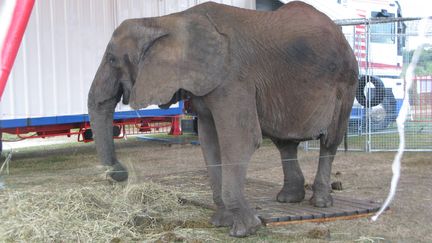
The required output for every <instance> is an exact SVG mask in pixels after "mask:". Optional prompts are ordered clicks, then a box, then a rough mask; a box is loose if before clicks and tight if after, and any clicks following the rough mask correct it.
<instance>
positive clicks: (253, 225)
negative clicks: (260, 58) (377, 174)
mask: <svg viewBox="0 0 432 243" xmlns="http://www.w3.org/2000/svg"><path fill="white" fill-rule="evenodd" d="M252 94H254V92H253V93H252ZM239 98H240V97H239V96H237V95H233V96H229V95H227V96H225V97H224V100H223V101H222V102H221V101H219V102H215V103H212V104H211V106H210V109H211V111H212V114H213V118H214V122H215V126H216V130H217V136H218V139H219V147H220V153H221V160H222V200H223V203H224V205H225V208H226V209H227V210H229V212H230V213H232V215H233V225H232V228H231V230H230V235H231V236H236V237H244V236H247V235H250V234H253V233H255V232H256V230H257V229H258V228H259V227H260V225H261V221H260V219H259V218H258V217H257V216H256V214H255V212H254V210H252V209H251V208H250V207H249V204H248V203H247V201H246V199H245V196H244V182H245V177H246V170H247V165H248V162H249V160H250V158H251V156H252V154H253V152H254V151H255V150H256V149H257V147H258V146H259V144H260V143H261V130H260V126H259V122H258V117H257V115H256V108H255V104H256V103H255V99H252V98H250V97H243V98H241V99H240V100H237V99H239ZM248 98H250V99H251V100H248ZM233 104H238V105H237V106H234V105H233Z"/></svg>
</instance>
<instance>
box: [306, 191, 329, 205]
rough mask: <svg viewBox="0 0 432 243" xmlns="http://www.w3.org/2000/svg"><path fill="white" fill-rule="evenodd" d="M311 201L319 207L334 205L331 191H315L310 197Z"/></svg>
mask: <svg viewBox="0 0 432 243" xmlns="http://www.w3.org/2000/svg"><path fill="white" fill-rule="evenodd" d="M310 203H311V204H312V205H314V206H315V207H317V208H328V207H331V206H333V197H332V196H331V195H330V193H328V192H327V193H319V192H314V194H313V195H312V197H311V199H310Z"/></svg>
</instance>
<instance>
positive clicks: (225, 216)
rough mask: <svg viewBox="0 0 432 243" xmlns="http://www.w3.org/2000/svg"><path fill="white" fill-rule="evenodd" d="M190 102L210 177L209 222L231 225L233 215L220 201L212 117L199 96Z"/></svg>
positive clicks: (219, 162)
mask: <svg viewBox="0 0 432 243" xmlns="http://www.w3.org/2000/svg"><path fill="white" fill-rule="evenodd" d="M192 102H193V106H194V109H195V110H196V111H197V113H198V134H199V141H200V144H201V149H202V152H203V156H204V160H205V162H206V165H207V171H208V174H209V177H210V186H211V189H212V191H213V201H214V203H215V205H216V212H215V213H214V215H213V216H212V217H211V219H210V223H211V224H213V225H214V226H216V227H221V226H231V225H232V224H233V215H232V213H231V212H230V211H229V210H227V209H226V208H225V205H224V203H223V201H222V167H221V157H220V150H219V142H218V138H217V133H216V127H215V125H214V121H213V117H212V114H211V112H210V110H209V109H208V108H207V107H206V106H205V104H204V102H203V101H202V100H201V98H198V97H197V98H194V99H193V100H192Z"/></svg>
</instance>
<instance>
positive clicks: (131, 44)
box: [88, 2, 358, 236]
mask: <svg viewBox="0 0 432 243" xmlns="http://www.w3.org/2000/svg"><path fill="white" fill-rule="evenodd" d="M357 75H358V73H357V63H356V60H355V58H354V55H353V52H352V50H351V48H350V46H349V45H348V43H347V42H346V40H345V38H344V36H343V34H342V32H341V30H340V28H339V27H338V26H336V25H335V24H334V23H333V22H332V21H331V20H330V19H329V18H328V17H326V16H325V15H324V14H322V13H320V12H318V11H317V10H316V9H314V8H313V7H311V6H309V5H306V4H303V3H300V2H294V3H290V4H287V5H285V6H283V7H282V8H280V9H279V10H277V11H275V12H257V11H252V10H245V9H239V8H234V7H229V6H224V5H220V4H215V3H205V4H202V5H198V6H196V7H193V8H190V9H188V10H186V11H184V12H180V13H176V14H172V15H168V16H164V17H157V18H143V19H131V20H126V21H124V22H123V23H122V24H121V25H120V26H119V27H118V28H117V29H116V30H115V31H114V33H113V36H112V38H111V41H110V42H109V44H108V47H107V49H106V52H105V55H104V58H103V60H102V62H101V64H100V67H99V69H98V71H97V73H96V76H95V79H94V81H93V84H92V87H91V89H90V92H89V96H88V108H89V113H90V117H91V126H92V128H93V131H94V134H95V140H96V148H97V152H98V154H99V156H100V158H101V160H102V162H103V163H104V164H107V165H112V166H113V167H114V168H113V171H112V172H111V176H112V178H114V179H115V180H118V181H121V180H126V179H127V171H126V169H125V168H124V167H123V166H122V165H121V164H120V163H119V162H118V161H117V159H116V156H115V151H114V143H113V139H112V129H111V126H112V125H111V122H112V116H113V111H114V108H115V106H116V104H117V103H118V102H119V101H120V98H121V96H123V103H125V104H127V103H129V104H130V106H131V107H132V108H134V109H139V108H143V107H146V106H148V105H150V104H158V105H164V104H165V105H166V104H169V103H170V101H173V100H175V99H174V98H172V97H173V95H174V94H175V93H176V92H177V91H179V90H182V91H183V92H186V93H187V94H188V96H190V97H191V100H192V102H193V105H194V108H195V109H196V112H197V114H198V117H199V125H198V128H199V139H200V142H201V147H202V151H203V154H204V159H205V161H206V163H207V165H208V172H209V175H210V180H211V185H212V190H213V198H214V202H215V204H216V205H217V208H218V209H217V211H216V213H215V214H214V216H213V217H212V218H211V222H212V223H213V224H214V225H216V226H231V231H230V234H231V235H232V236H247V235H249V234H252V233H254V232H255V231H256V230H257V228H258V227H259V226H260V225H261V222H260V220H259V219H258V217H257V216H256V214H255V213H254V211H253V210H252V209H250V207H249V206H248V203H247V202H246V200H245V197H244V180H245V175H246V168H247V164H248V161H249V160H250V158H251V156H252V153H253V152H254V151H255V150H256V149H257V148H258V146H259V145H260V143H261V140H262V134H264V135H265V136H268V137H270V138H271V139H272V140H273V142H274V143H275V144H276V146H277V148H278V149H279V151H280V154H281V157H282V165H283V172H284V176H285V179H284V186H283V188H282V190H281V191H280V192H279V194H278V195H277V200H278V201H279V202H299V201H301V200H303V199H304V196H305V191H304V186H303V185H304V178H303V174H302V172H301V170H300V167H299V164H298V161H297V146H298V144H299V142H300V141H304V140H311V139H320V141H321V143H320V144H321V146H320V158H319V166H318V172H317V175H316V178H315V181H314V184H313V190H314V193H313V197H312V198H311V203H312V204H314V205H315V206H317V207H329V206H331V205H332V197H331V196H330V171H331V164H332V161H333V156H334V155H335V153H336V149H337V147H338V145H339V144H340V142H341V140H342V137H343V134H344V132H345V130H346V127H347V120H348V117H349V114H350V111H351V106H352V104H353V100H354V93H355V90H356V85H357ZM263 163H264V161H263Z"/></svg>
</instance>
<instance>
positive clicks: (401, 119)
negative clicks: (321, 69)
mask: <svg viewBox="0 0 432 243" xmlns="http://www.w3.org/2000/svg"><path fill="white" fill-rule="evenodd" d="M427 27H428V19H422V20H421V21H420V24H419V30H420V35H419V36H420V38H421V39H422V43H426V39H425V33H426V30H427ZM422 49H423V45H419V46H418V47H417V49H416V50H415V52H414V55H413V57H412V59H411V62H410V64H409V66H408V69H407V71H406V75H405V81H406V87H405V96H404V100H403V103H402V107H401V110H400V112H399V115H398V117H397V119H396V124H397V127H398V133H399V148H398V152H397V153H396V155H395V158H394V160H393V164H392V172H393V176H392V180H391V184H390V191H389V194H388V196H387V198H386V200H385V201H384V204H383V205H382V206H381V208H380V210H379V211H378V212H377V213H376V214H375V215H374V216H373V217H372V221H376V220H377V219H378V217H379V216H380V215H381V214H382V213H383V212H384V210H385V209H386V208H387V207H388V205H389V204H390V202H391V201H392V200H393V198H394V196H395V194H396V189H397V186H398V182H399V178H400V170H401V159H402V156H403V153H404V150H405V121H406V119H407V116H408V111H409V106H410V104H409V90H410V88H411V85H412V82H413V77H414V70H415V68H416V66H417V63H418V60H419V58H420V54H421V52H422Z"/></svg>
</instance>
